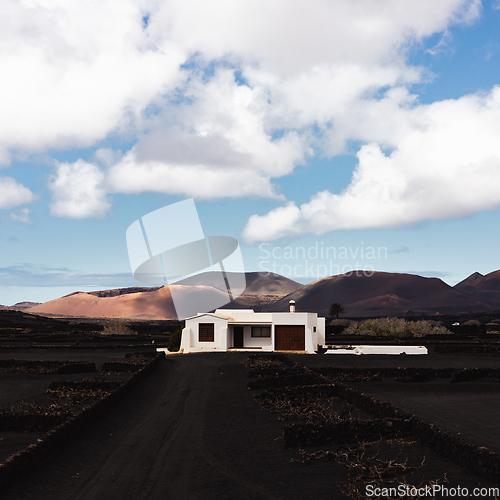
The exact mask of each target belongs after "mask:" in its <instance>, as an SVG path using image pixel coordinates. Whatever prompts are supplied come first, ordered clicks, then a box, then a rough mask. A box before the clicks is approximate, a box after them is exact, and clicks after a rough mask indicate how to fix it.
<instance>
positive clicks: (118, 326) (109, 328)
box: [102, 321, 137, 335]
mask: <svg viewBox="0 0 500 500" xmlns="http://www.w3.org/2000/svg"><path fill="white" fill-rule="evenodd" d="M102 335H137V333H136V332H134V331H133V330H131V329H130V328H129V327H128V326H127V323H124V322H123V321H113V322H111V323H108V324H107V325H106V326H105V327H104V330H103V331H102Z"/></svg>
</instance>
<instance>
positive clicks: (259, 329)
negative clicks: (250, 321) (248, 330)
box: [252, 326, 271, 337]
mask: <svg viewBox="0 0 500 500" xmlns="http://www.w3.org/2000/svg"><path fill="white" fill-rule="evenodd" d="M270 336H271V327H270V326H252V337H270Z"/></svg>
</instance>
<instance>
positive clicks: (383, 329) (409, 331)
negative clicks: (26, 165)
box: [342, 318, 450, 339]
mask: <svg viewBox="0 0 500 500" xmlns="http://www.w3.org/2000/svg"><path fill="white" fill-rule="evenodd" d="M342 333H343V334H344V335H371V336H374V337H397V338H400V339H404V338H414V337H424V336H425V335H438V334H448V333H450V331H449V330H447V329H446V328H445V327H444V326H442V325H440V324H439V323H437V322H436V321H424V320H421V321H406V320H405V319H403V318H378V319H367V320H365V321H362V322H361V323H358V324H355V323H353V324H351V325H350V326H348V327H347V328H346V329H345V330H344V331H343V332H342Z"/></svg>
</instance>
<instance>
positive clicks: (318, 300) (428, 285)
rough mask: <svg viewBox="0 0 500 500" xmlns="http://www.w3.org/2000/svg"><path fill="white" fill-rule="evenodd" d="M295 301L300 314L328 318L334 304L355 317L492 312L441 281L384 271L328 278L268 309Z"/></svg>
mask: <svg viewBox="0 0 500 500" xmlns="http://www.w3.org/2000/svg"><path fill="white" fill-rule="evenodd" d="M291 299H293V300H295V302H296V307H297V310H298V311H315V312H318V313H319V314H321V315H325V316H326V315H328V309H329V306H330V304H332V303H333V302H340V303H341V304H343V305H344V307H345V309H346V315H347V316H351V317H353V316H354V317H355V316H358V317H362V316H386V315H402V314H405V313H406V312H407V311H408V310H409V309H412V310H413V311H415V312H421V313H426V314H435V313H457V312H462V311H471V312H472V311H477V312H479V311H486V310H488V309H491V308H490V307H489V306H488V305H487V304H484V303H482V302H481V301H478V300H476V299H474V298H472V297H470V296H468V295H466V294H464V293H462V292H460V291H459V290H455V289H454V288H452V287H450V286H449V285H447V284H446V283H444V282H443V281H441V280H440V279H438V278H423V277H421V276H416V275H412V274H396V273H382V272H377V273H374V274H373V275H371V276H368V275H365V274H364V273H361V272H360V273H359V275H356V273H355V272H354V273H352V274H350V275H340V276H332V277H330V278H325V279H322V280H319V281H316V282H314V283H310V284H309V285H306V286H304V287H303V288H301V289H299V290H297V291H295V292H293V293H291V294H289V295H287V296H286V297H284V298H283V299H281V300H279V301H277V302H275V303H274V304H271V305H270V306H269V307H268V310H275V311H286V310H287V309H288V301H289V300H291Z"/></svg>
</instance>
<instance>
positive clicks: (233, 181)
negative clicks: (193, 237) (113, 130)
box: [108, 70, 309, 199]
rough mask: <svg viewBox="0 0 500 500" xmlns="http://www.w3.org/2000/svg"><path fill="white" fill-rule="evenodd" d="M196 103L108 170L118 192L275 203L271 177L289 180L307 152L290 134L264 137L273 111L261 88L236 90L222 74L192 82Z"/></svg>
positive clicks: (230, 74) (229, 77) (191, 94)
mask: <svg viewBox="0 0 500 500" xmlns="http://www.w3.org/2000/svg"><path fill="white" fill-rule="evenodd" d="M186 93H187V95H189V97H190V99H191V102H190V103H189V104H185V105H180V106H178V107H177V109H176V110H172V113H174V115H175V120H174V123H173V124H172V123H162V124H160V125H157V126H156V128H155V129H154V130H153V131H152V132H150V133H149V134H144V135H142V136H140V137H139V140H138V143H137V145H136V146H135V147H134V148H133V149H132V150H131V151H129V152H128V153H127V154H126V155H125V156H124V157H123V158H122V160H121V161H120V162H118V163H116V164H115V165H114V166H112V167H111V168H110V169H109V175H108V184H109V185H110V186H111V189H112V190H113V191H115V192H125V193H139V192H143V191H157V192H163V193H174V194H186V195H188V196H193V197H195V198H197V199H200V198H221V197H241V196H269V197H274V196H277V194H276V192H275V190H274V187H273V185H272V183H271V177H281V176H283V175H286V174H288V173H290V172H291V171H292V170H293V168H294V166H295V165H297V164H300V163H302V162H303V160H304V157H305V156H306V154H307V152H308V150H309V148H308V146H307V143H306V141H305V140H304V139H303V138H301V137H300V136H299V135H298V134H297V133H295V132H292V131H289V132H286V133H285V134H284V135H283V136H282V137H281V138H279V139H275V140H273V139H272V137H271V136H270V135H269V133H268V131H266V130H265V119H264V117H265V115H266V113H268V108H269V107H270V105H269V103H268V101H267V96H266V94H265V93H264V92H263V91H262V89H261V88H259V87H256V88H250V87H248V86H246V85H237V84H236V82H235V80H234V75H233V72H231V71H229V70H219V71H217V72H216V74H215V75H214V76H213V78H212V79H211V80H210V82H208V83H207V84H204V85H203V84H202V83H201V82H200V81H199V80H195V81H194V82H193V83H192V85H191V86H190V87H189V89H188V91H187V92H186Z"/></svg>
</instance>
